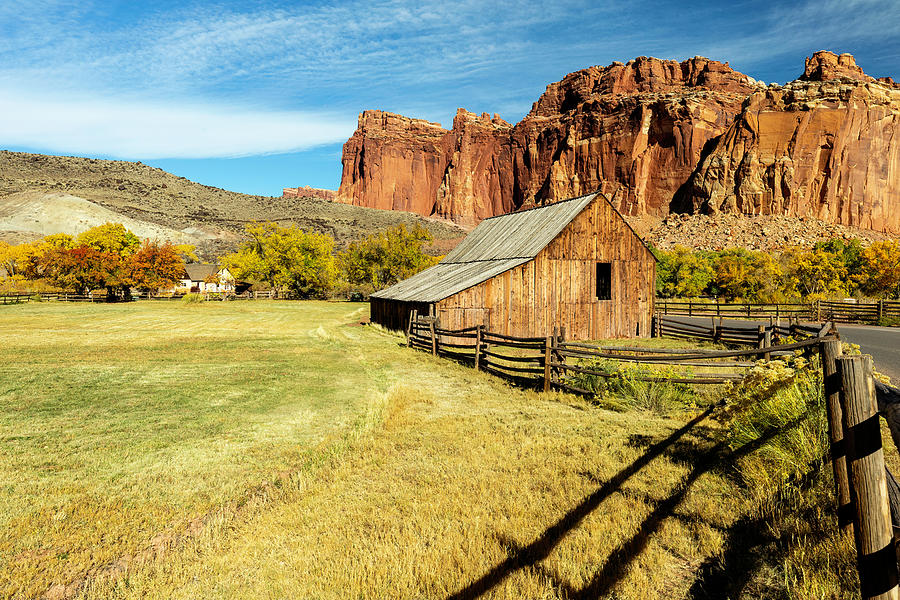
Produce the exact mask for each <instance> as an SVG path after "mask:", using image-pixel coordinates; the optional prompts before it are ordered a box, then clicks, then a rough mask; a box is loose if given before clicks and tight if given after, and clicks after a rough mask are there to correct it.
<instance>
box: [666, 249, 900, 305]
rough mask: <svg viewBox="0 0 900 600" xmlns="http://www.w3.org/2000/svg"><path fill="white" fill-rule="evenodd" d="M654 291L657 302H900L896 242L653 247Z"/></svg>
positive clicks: (899, 257) (899, 277)
mask: <svg viewBox="0 0 900 600" xmlns="http://www.w3.org/2000/svg"><path fill="white" fill-rule="evenodd" d="M653 251H654V254H655V255H656V257H657V259H658V260H659V262H658V264H657V271H656V273H657V276H656V289H657V295H659V296H660V297H662V298H695V297H699V296H713V297H716V298H723V299H725V300H727V301H743V302H764V303H775V302H809V301H814V300H823V299H826V298H836V297H847V296H857V297H861V296H867V297H873V298H900V244H898V243H897V242H894V241H879V242H873V243H872V244H870V245H868V246H863V245H862V243H861V242H860V241H859V240H849V241H848V240H842V239H833V240H827V241H821V242H819V243H817V244H816V245H815V246H813V247H812V248H801V247H788V248H785V249H784V250H782V251H781V252H779V253H770V252H761V251H753V250H746V249H743V248H728V249H725V250H720V251H715V252H713V251H702V250H697V251H694V250H690V249H688V248H684V247H681V246H676V247H675V248H673V249H672V250H670V251H662V250H657V249H653Z"/></svg>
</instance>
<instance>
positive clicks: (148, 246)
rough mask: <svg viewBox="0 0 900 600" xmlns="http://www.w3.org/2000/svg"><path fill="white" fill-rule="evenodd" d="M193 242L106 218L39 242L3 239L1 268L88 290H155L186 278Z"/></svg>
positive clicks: (20, 277)
mask: <svg viewBox="0 0 900 600" xmlns="http://www.w3.org/2000/svg"><path fill="white" fill-rule="evenodd" d="M193 250H194V248H193V246H189V245H183V246H176V245H174V244H171V243H169V242H164V243H160V242H157V241H151V240H144V241H143V242H142V241H141V240H140V238H138V237H137V236H136V235H134V233H132V232H131V231H128V230H127V229H126V228H125V226H124V225H122V224H121V223H106V224H104V225H99V226H97V227H93V228H91V229H88V230H87V231H85V232H83V233H81V234H79V235H77V236H72V235H68V234H65V233H57V234H54V235H49V236H47V237H45V238H43V239H41V240H38V241H35V242H28V243H24V244H18V245H10V244H7V243H5V242H0V268H2V269H3V270H4V271H6V277H7V278H8V279H10V280H12V281H13V282H23V281H25V282H38V281H40V282H45V283H46V284H49V285H50V286H53V287H56V288H59V289H64V290H72V291H74V292H75V293H78V294H86V293H88V292H91V291H93V290H99V289H105V290H106V293H107V295H108V296H111V297H112V296H118V295H123V294H124V295H127V294H128V292H129V290H131V289H132V288H137V289H139V290H142V291H147V290H156V289H159V288H161V287H169V286H172V285H174V283H175V282H176V281H178V280H179V279H180V278H181V273H182V271H183V262H182V260H183V259H184V258H189V257H193V258H196V256H195V255H194V254H193Z"/></svg>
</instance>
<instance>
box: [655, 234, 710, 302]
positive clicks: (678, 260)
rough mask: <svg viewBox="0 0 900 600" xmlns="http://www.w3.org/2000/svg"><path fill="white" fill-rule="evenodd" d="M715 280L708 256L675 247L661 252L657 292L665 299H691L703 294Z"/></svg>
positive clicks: (657, 267) (657, 275) (657, 269)
mask: <svg viewBox="0 0 900 600" xmlns="http://www.w3.org/2000/svg"><path fill="white" fill-rule="evenodd" d="M712 280H713V269H712V266H711V265H710V264H709V260H708V259H707V257H706V256H704V255H702V254H700V253H698V252H691V251H690V250H689V249H688V248H685V247H684V246H675V248H673V249H672V250H671V251H669V252H663V251H659V263H658V264H657V266H656V290H657V293H658V294H659V295H660V296H662V297H663V298H676V297H684V298H690V297H694V296H699V295H701V294H703V293H704V292H705V291H706V289H707V286H709V284H710V282H712Z"/></svg>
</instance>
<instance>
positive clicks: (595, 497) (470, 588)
mask: <svg viewBox="0 0 900 600" xmlns="http://www.w3.org/2000/svg"><path fill="white" fill-rule="evenodd" d="M717 406H718V405H716V406H710V407H709V408H707V409H706V410H705V411H703V412H702V413H700V414H699V415H698V416H696V417H695V418H694V419H692V420H691V421H689V422H688V423H687V424H685V425H684V426H682V427H681V428H679V429H678V430H676V431H674V432H673V433H672V434H670V435H669V436H668V437H666V438H665V439H663V440H662V441H660V442H658V443H656V444H653V445H651V446H649V447H648V449H647V452H646V453H645V454H643V455H642V456H641V457H640V458H638V459H637V460H636V461H634V462H633V463H631V464H630V465H629V466H628V467H626V468H624V469H622V470H621V471H619V472H618V473H617V474H616V475H614V476H613V477H612V478H610V479H609V480H607V481H606V482H605V483H603V484H602V485H601V486H600V487H599V488H598V489H597V490H596V491H595V492H593V493H592V494H590V495H589V496H587V497H586V498H585V499H584V500H582V502H581V503H580V504H578V506H576V507H575V508H573V509H572V510H570V511H569V512H568V513H566V515H565V516H563V518H561V519H560V520H559V521H557V522H556V523H555V524H554V525H552V526H551V527H550V528H548V529H547V530H545V531H544V532H543V533H542V534H541V535H540V536H539V537H538V539H536V540H535V541H534V542H532V543H530V544H528V545H526V546H518V545H516V544H515V543H512V542H510V541H509V540H507V539H503V543H504V544H505V545H507V546H508V547H510V548H512V549H513V551H512V552H510V554H509V557H508V558H507V559H506V560H504V561H503V562H501V563H500V564H498V565H496V566H495V567H493V568H492V569H491V570H490V571H488V572H487V573H485V574H484V575H483V576H481V577H480V578H479V579H477V580H476V581H474V582H472V583H470V584H469V585H467V586H466V587H465V588H463V589H461V590H460V591H458V592H456V593H455V594H452V595H450V596H448V597H447V600H464V599H472V598H477V597H479V596H481V595H482V594H485V593H487V592H488V591H490V590H491V589H492V588H494V587H495V586H497V585H498V584H500V583H501V582H502V581H503V580H504V579H505V578H506V577H507V576H509V575H510V574H511V573H513V572H515V571H517V570H520V569H524V568H535V567H536V566H537V563H539V562H540V561H542V560H544V559H545V558H547V557H548V556H549V555H550V553H551V552H552V551H553V550H554V549H555V548H556V547H557V546H558V545H559V543H560V542H561V541H562V539H563V537H565V535H566V534H567V533H569V532H570V531H572V530H573V529H575V528H576V527H577V526H578V525H579V524H580V523H581V522H582V521H583V520H584V519H585V518H586V517H587V516H588V515H589V514H591V513H592V512H593V511H594V510H596V509H597V508H598V507H599V506H600V504H601V503H602V502H603V501H604V500H605V499H606V498H608V497H609V496H610V495H611V494H612V493H613V492H616V491H619V490H620V489H621V487H622V485H623V484H624V483H625V482H626V481H627V480H628V479H629V478H631V477H632V476H633V475H635V474H636V473H638V472H639V471H640V470H641V469H643V468H644V467H645V466H646V465H647V464H648V463H649V462H650V461H652V460H653V459H655V458H657V457H659V456H660V455H662V454H664V453H666V451H667V450H669V449H671V448H672V447H673V446H674V445H675V444H676V442H678V441H679V440H680V439H681V438H682V437H683V436H684V435H685V434H686V433H688V432H689V431H691V429H693V428H694V427H695V426H696V425H698V424H699V423H700V422H702V421H703V420H705V419H706V418H707V417H708V416H709V415H710V414H711V413H712V412H713V410H714V409H715V408H717ZM809 414H810V413H809V411H807V412H806V413H804V414H803V415H800V416H799V417H797V418H796V419H794V420H793V421H791V422H790V423H787V424H786V425H784V426H783V427H779V428H772V429H770V430H769V431H767V432H765V433H764V434H763V435H761V436H760V437H759V438H757V439H756V440H754V441H752V442H749V443H747V444H745V445H743V446H741V447H740V448H737V449H735V450H732V451H727V450H728V443H727V441H726V440H721V441H719V442H717V443H715V444H714V445H713V446H712V447H711V448H708V449H707V450H705V451H703V452H702V454H700V456H697V455H694V456H692V457H690V458H691V459H690V464H692V465H693V468H692V469H691V471H690V472H689V473H688V474H687V475H686V476H685V477H684V478H683V479H682V481H681V483H680V485H679V486H678V488H677V489H676V490H675V492H673V493H672V494H670V495H669V496H668V497H666V498H664V499H663V500H661V501H659V502H658V503H657V504H656V506H655V508H654V509H653V510H652V511H651V512H650V514H649V515H648V516H647V517H646V518H645V519H644V521H643V522H642V523H641V524H640V526H639V528H638V531H637V532H636V533H635V534H634V535H633V536H632V537H631V538H630V539H628V540H627V541H626V542H624V543H623V544H621V545H620V546H619V547H618V548H616V549H615V550H613V552H612V553H611V554H610V555H609V557H608V558H607V559H606V561H605V562H604V564H603V565H602V566H601V568H600V569H599V570H598V571H597V572H596V573H595V575H594V577H593V578H592V579H591V581H590V583H589V584H588V585H587V586H585V587H584V588H582V589H580V590H576V589H574V588H573V587H572V586H571V585H570V584H568V583H566V582H562V581H560V580H559V579H558V578H555V577H548V578H549V579H550V580H551V581H553V582H554V585H555V586H556V587H557V588H558V589H560V590H561V591H563V592H565V597H567V598H578V599H588V598H599V597H603V596H605V595H607V594H608V593H609V592H610V591H611V590H612V588H613V587H614V586H615V585H616V584H617V583H619V582H620V581H621V580H622V578H623V577H624V575H625V574H626V573H627V571H628V568H629V567H630V565H631V564H632V563H633V562H634V560H635V559H636V558H637V557H638V556H640V554H641V553H642V552H643V551H644V550H645V549H646V547H647V545H648V544H649V542H650V540H651V538H652V536H653V535H654V534H655V533H657V532H658V530H659V528H660V526H661V525H662V523H663V522H664V521H665V520H666V519H667V518H669V517H670V516H672V515H673V514H674V510H675V509H676V508H677V507H678V506H679V505H680V504H681V503H682V502H683V501H684V500H685V498H686V497H687V495H688V493H689V491H690V488H691V486H692V485H693V484H694V483H695V482H696V481H697V479H699V478H700V477H701V476H702V475H703V474H705V473H707V472H710V471H711V470H713V469H716V468H725V467H726V466H727V465H730V464H732V463H733V461H735V460H737V459H740V458H741V457H743V456H746V455H748V454H750V453H751V452H754V451H755V450H757V449H759V448H760V447H762V446H763V445H764V444H766V443H767V442H769V441H770V440H771V439H773V438H774V437H776V436H777V435H778V434H779V433H780V432H781V431H784V430H788V429H791V428H793V427H796V426H797V425H799V424H800V423H802V422H803V421H804V420H805V419H806V418H808V417H809ZM687 458H688V457H687V454H685V456H684V459H685V460H686V459H687ZM739 533H740V530H739V528H737V529H736V530H735V534H734V538H733V539H735V540H739V539H740V538H739V537H737V536H738V535H739ZM498 539H500V538H498ZM542 570H543V571H546V570H545V569H543V568H542ZM714 587H715V586H714V585H713V584H712V583H710V585H709V588H710V589H713V588H714Z"/></svg>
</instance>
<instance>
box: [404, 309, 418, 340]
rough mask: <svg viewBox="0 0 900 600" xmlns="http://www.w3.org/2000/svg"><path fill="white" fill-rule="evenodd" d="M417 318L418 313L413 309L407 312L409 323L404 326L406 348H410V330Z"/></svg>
mask: <svg viewBox="0 0 900 600" xmlns="http://www.w3.org/2000/svg"><path fill="white" fill-rule="evenodd" d="M418 317H419V311H418V310H416V309H415V308H414V309H412V310H411V311H409V323H408V324H407V325H406V347H407V348H409V347H410V346H412V328H413V323H415V321H416V319H417V318H418Z"/></svg>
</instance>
